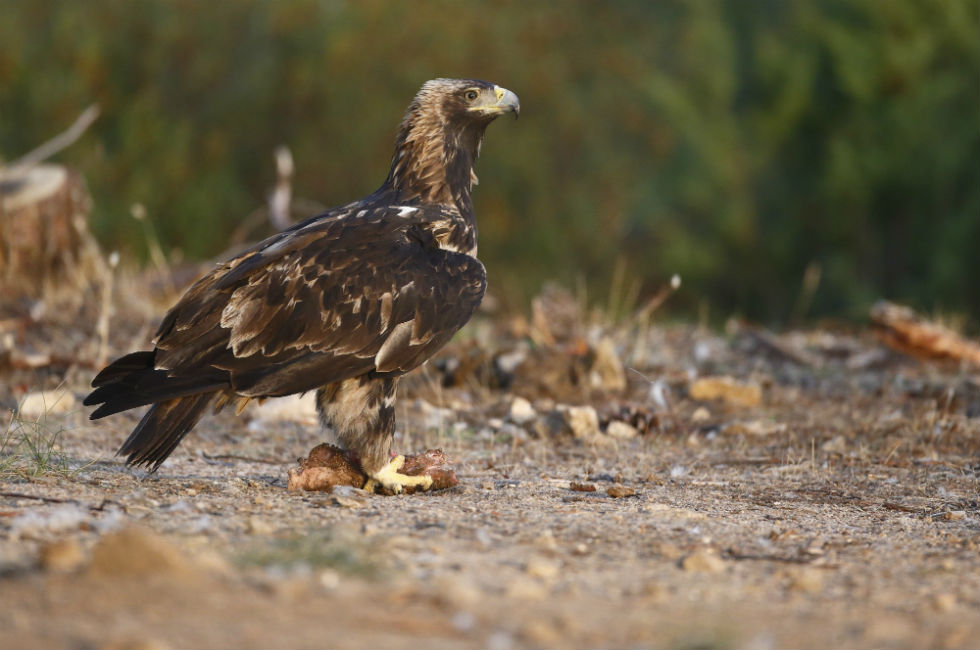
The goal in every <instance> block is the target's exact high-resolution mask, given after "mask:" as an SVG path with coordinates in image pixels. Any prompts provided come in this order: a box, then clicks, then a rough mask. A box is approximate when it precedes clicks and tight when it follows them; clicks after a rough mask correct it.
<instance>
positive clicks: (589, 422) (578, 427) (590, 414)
mask: <svg viewBox="0 0 980 650" xmlns="http://www.w3.org/2000/svg"><path fill="white" fill-rule="evenodd" d="M562 411H563V414H564V417H565V423H566V424H568V428H569V429H571V430H572V435H573V436H575V437H576V438H594V437H595V436H598V435H599V414H598V413H596V410H595V409H594V408H592V407H591V406H566V407H565V408H564V409H562Z"/></svg>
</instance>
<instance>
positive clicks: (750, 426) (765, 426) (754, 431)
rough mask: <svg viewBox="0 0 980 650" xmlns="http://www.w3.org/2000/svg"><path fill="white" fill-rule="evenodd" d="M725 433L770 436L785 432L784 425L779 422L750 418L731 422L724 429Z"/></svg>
mask: <svg viewBox="0 0 980 650" xmlns="http://www.w3.org/2000/svg"><path fill="white" fill-rule="evenodd" d="M724 431H725V434H726V435H745V436H760V437H761V436H771V435H773V434H776V433H785V432H786V425H785V424H782V423H780V422H766V421H763V420H752V421H749V422H733V423H732V424H730V425H728V426H727V427H725V429H724Z"/></svg>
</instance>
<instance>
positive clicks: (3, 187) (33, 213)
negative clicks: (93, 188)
mask: <svg viewBox="0 0 980 650" xmlns="http://www.w3.org/2000/svg"><path fill="white" fill-rule="evenodd" d="M91 203H92V202H91V199H90V198H89V194H88V190H87V188H86V187H85V181H84V179H83V178H82V176H81V174H79V173H77V172H74V171H70V170H68V169H66V168H65V167H62V166H61V165H37V166H35V167H32V168H31V169H29V170H27V171H26V172H24V173H23V174H18V175H16V176H14V177H8V178H5V177H4V176H2V175H0V295H3V297H4V298H5V299H9V298H16V297H21V296H37V295H39V294H40V292H41V291H42V290H43V288H44V287H45V286H50V285H51V284H54V283H70V284H72V285H74V284H76V283H77V282H78V278H77V277H74V276H73V271H76V270H77V267H78V263H79V260H80V259H81V255H82V252H83V250H82V249H83V245H84V243H85V237H86V236H87V233H88V227H87V219H88V214H89V210H90V209H91Z"/></svg>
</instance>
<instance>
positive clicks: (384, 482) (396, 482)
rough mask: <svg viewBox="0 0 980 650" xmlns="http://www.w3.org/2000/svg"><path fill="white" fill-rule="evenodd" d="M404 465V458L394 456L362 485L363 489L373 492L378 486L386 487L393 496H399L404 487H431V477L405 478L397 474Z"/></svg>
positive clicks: (424, 488)
mask: <svg viewBox="0 0 980 650" xmlns="http://www.w3.org/2000/svg"><path fill="white" fill-rule="evenodd" d="M404 464H405V457H404V456H395V457H394V458H392V459H391V461H389V462H388V464H387V465H385V466H384V467H382V468H381V469H379V470H378V471H377V472H375V473H374V474H372V475H371V476H370V477H369V478H368V480H367V481H366V482H365V483H364V489H365V490H367V491H368V492H374V491H375V489H376V488H377V487H378V486H379V485H380V486H382V487H386V488H388V489H389V490H391V491H392V492H394V493H395V494H401V492H402V490H403V489H404V488H405V487H406V486H421V487H422V489H423V490H428V489H429V488H430V487H432V477H431V476H406V475H405V474H399V473H398V470H400V469H401V468H402V466H403V465H404Z"/></svg>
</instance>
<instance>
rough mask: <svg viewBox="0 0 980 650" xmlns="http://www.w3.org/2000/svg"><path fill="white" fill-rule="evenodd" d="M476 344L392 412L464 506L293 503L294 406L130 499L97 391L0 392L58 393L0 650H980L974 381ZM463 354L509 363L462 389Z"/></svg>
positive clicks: (13, 524) (849, 356) (38, 421)
mask: <svg viewBox="0 0 980 650" xmlns="http://www.w3.org/2000/svg"><path fill="white" fill-rule="evenodd" d="M486 327H489V326H486ZM486 327H485V328H484V329H482V330H481V329H480V326H479V324H478V325H477V326H476V327H475V328H473V329H471V330H470V333H471V334H470V336H469V337H464V339H463V340H462V341H461V342H456V343H454V344H453V345H452V346H450V348H449V349H447V351H446V353H445V354H444V355H442V357H441V359H440V360H438V361H435V362H433V363H431V364H430V365H429V366H428V367H427V368H426V369H424V370H423V371H422V372H421V373H419V374H418V375H417V376H415V377H414V378H412V379H410V380H409V381H407V382H406V384H405V387H404V390H403V391H402V393H401V396H402V397H401V406H400V407H399V412H398V416H399V431H400V432H401V433H400V435H399V437H398V438H397V440H396V443H395V444H396V447H397V448H398V450H399V451H407V452H415V451H421V450H423V449H426V448H435V447H439V448H442V449H444V450H445V451H446V452H447V453H448V454H449V455H450V457H452V458H453V459H454V461H455V463H456V469H457V474H458V476H459V479H460V484H459V485H458V486H457V487H454V488H451V489H448V490H444V491H440V492H435V493H428V494H417V495H411V496H398V497H380V496H374V495H369V494H367V493H365V492H363V491H361V490H356V489H345V490H338V491H336V492H335V493H333V494H327V493H294V492H288V491H287V490H286V488H285V485H286V474H287V471H288V469H289V468H290V467H292V466H293V465H294V464H295V459H296V458H298V457H299V456H302V455H305V453H306V452H307V451H308V450H309V449H310V448H312V447H313V446H314V445H316V444H317V443H319V442H320V441H321V438H322V435H321V434H320V432H319V431H318V430H317V428H316V426H314V425H313V423H312V421H311V420H312V418H311V415H310V412H309V403H308V402H304V401H293V402H287V403H285V404H279V405H278V406H277V405H276V404H275V402H272V401H270V402H268V403H267V404H266V405H264V406H263V407H259V408H254V409H253V408H251V407H250V409H249V410H246V412H245V413H244V414H243V415H242V416H241V417H237V418H236V417H235V416H234V415H233V414H231V413H222V414H220V415H218V416H215V417H211V418H208V419H206V420H204V421H203V422H202V423H201V424H200V425H199V426H198V427H197V429H196V430H195V431H194V432H193V433H192V434H191V435H190V436H189V438H188V439H187V440H186V441H185V442H184V444H183V445H182V446H181V447H180V448H179V449H178V451H177V452H176V453H175V454H174V456H173V458H172V459H171V460H170V461H168V462H167V463H166V464H165V465H164V466H163V467H162V468H161V469H160V471H159V472H157V473H156V474H152V475H147V474H146V473H144V472H141V471H134V470H130V469H128V468H126V467H124V466H123V465H122V464H121V463H120V462H119V461H118V459H116V458H114V457H113V456H112V452H113V451H114V450H115V449H116V448H117V447H118V445H119V444H120V443H121V441H122V440H123V439H124V438H125V436H126V435H127V434H128V432H129V430H130V429H131V428H132V426H133V425H134V423H135V421H136V418H137V417H138V415H139V414H126V415H120V416H116V417H113V418H110V419H108V420H105V421H100V422H96V423H91V422H89V421H88V420H87V419H86V417H87V413H88V409H86V408H84V407H82V406H80V400H81V398H82V397H83V396H84V394H85V390H86V388H85V386H86V383H87V381H88V380H89V379H90V377H91V374H92V368H91V367H87V366H86V364H82V363H78V364H62V367H58V366H57V364H53V365H52V366H50V367H49V366H45V367H43V368H42V369H32V370H24V369H23V368H21V369H17V368H14V369H10V368H8V369H7V370H6V371H4V372H3V373H0V377H2V378H3V380H4V382H2V386H3V388H2V390H0V403H2V404H7V405H8V406H15V405H18V404H25V399H28V398H29V396H30V395H31V394H32V393H33V394H35V395H36V394H37V391H38V390H40V389H48V390H55V389H57V390H60V391H61V394H62V397H60V398H58V397H56V396H55V393H47V394H46V395H45V399H44V400H43V408H41V409H40V410H39V411H38V412H37V413H38V414H34V415H32V413H33V412H32V411H31V410H30V408H27V407H25V408H24V409H23V411H22V412H20V413H19V414H18V415H17V416H16V417H14V416H11V417H12V419H11V424H10V426H9V427H8V434H7V439H8V440H7V443H6V445H5V448H4V453H3V454H2V455H0V647H79V648H121V647H136V648H170V647H202V648H203V647H256V648H258V647H293V648H298V647H380V648H389V647H390V648H417V647H431V648H438V647H454V648H455V647H467V648H468V647H488V648H494V649H506V648H523V647H557V648H566V647H569V648H572V647H685V648H691V647H705V648H715V647H717V648H722V647H746V648H777V647H799V648H803V647H868V648H870V647H881V648H891V647H895V648H906V647H909V648H912V647H934V648H976V647H978V646H980V617H978V615H977V613H978V611H980V554H978V544H980V504H978V477H980V454H978V450H980V417H978V416H980V387H978V384H977V380H976V373H975V371H974V370H973V369H972V368H965V367H960V366H956V365H955V364H946V365H935V364H929V363H920V362H917V361H913V360H910V359H905V358H902V357H898V356H897V355H894V354H893V353H890V352H888V351H887V350H885V349H883V348H881V347H880V346H878V345H877V344H876V343H875V342H874V341H873V339H870V338H868V337H866V336H865V335H863V334H862V333H856V334H846V333H840V332H835V333H828V332H825V331H818V332H796V333H788V334H785V335H782V336H780V337H775V338H774V337H770V336H769V335H766V336H764V337H761V338H760V336H759V334H758V333H757V332H756V333H753V332H752V331H749V330H740V331H738V332H735V333H730V334H729V336H727V337H720V336H716V335H712V334H709V333H705V332H703V331H701V330H699V329H696V328H693V327H677V328H650V329H648V330H644V331H643V332H642V337H640V338H642V346H640V345H639V343H638V341H639V340H640V338H638V337H637V333H636V331H635V330H630V331H624V332H621V333H612V334H610V335H609V339H608V344H607V343H603V339H602V336H601V335H600V336H596V335H595V334H594V333H591V334H586V335H585V336H584V338H583V341H585V343H584V344H583V345H584V350H585V352H584V353H582V351H581V350H579V351H575V345H572V344H563V343H562V342H561V341H560V340H558V341H556V342H554V343H553V344H549V345H543V344H542V345H531V346H526V345H525V346H521V345H518V344H516V343H514V342H513V341H514V340H517V339H515V338H513V337H512V338H511V339H506V340H507V341H510V342H507V343H503V342H498V343H496V344H495V345H491V344H490V343H488V341H498V340H499V341H504V340H505V339H504V338H500V339H496V338H494V335H493V334H492V332H491V330H488V329H486ZM147 329H148V327H147V326H146V325H145V324H140V323H137V324H135V325H132V326H130V327H128V328H122V329H121V333H120V334H119V335H118V336H116V337H114V339H113V346H112V347H113V349H115V350H117V351H125V349H127V346H128V345H129V344H130V342H131V340H132V339H133V338H138V337H139V335H140V333H144V332H145V331H146V330H147ZM493 331H496V330H493ZM488 332H491V333H488ZM532 334H533V332H532ZM144 335H145V334H144ZM81 338H82V340H88V339H86V338H85V337H84V336H83V337H81ZM531 338H532V339H533V338H534V337H533V336H532V337H531ZM556 338H558V337H556ZM48 339H49V340H54V338H53V337H50V336H49V337H48ZM117 339H118V340H117ZM27 340H28V342H30V340H29V335H28V339H27ZM61 340H64V339H61ZM774 342H775V343H776V344H777V345H776V347H775V348H773V347H772V344H773V343H774ZM631 346H632V347H631ZM580 347H582V346H580ZM641 348H642V349H641ZM603 349H606V350H607V352H608V350H610V349H611V350H615V351H616V353H617V354H618V355H619V356H621V357H622V358H624V359H626V360H627V365H629V366H630V367H633V368H640V370H641V371H640V372H636V373H634V372H630V371H627V372H626V373H625V383H624V381H623V376H622V375H623V372H622V368H620V369H619V370H615V368H614V370H613V371H610V372H607V369H606V368H604V367H603V366H602V363H605V362H607V361H609V359H606V360H605V361H603V359H604V354H605V353H603V352H602V350H603ZM474 350H477V351H478V352H479V351H484V350H489V351H488V352H486V354H484V357H486V358H490V357H492V358H493V359H496V360H498V361H500V360H501V359H502V360H503V361H500V362H499V363H498V362H497V361H494V363H493V364H489V365H488V363H485V362H486V359H483V361H481V362H480V363H482V365H480V364H469V365H471V366H474V365H475V366H479V367H482V368H488V367H489V368H491V369H497V371H498V374H499V372H503V371H501V370H500V368H501V367H503V368H504V370H505V371H507V372H510V370H508V368H510V366H508V365H507V364H506V363H504V361H506V360H507V359H508V358H510V357H507V355H511V356H513V355H516V358H518V360H519V361H520V360H524V363H523V364H519V365H518V366H517V367H516V369H513V368H510V369H511V370H513V372H512V373H511V374H512V375H513V376H510V377H506V378H505V379H506V381H503V382H501V381H499V379H500V378H499V377H498V378H497V380H495V381H496V383H495V382H494V381H491V380H488V379H487V378H486V376H484V375H480V373H479V372H478V370H474V371H473V372H472V374H471V375H470V376H463V375H461V371H460V368H461V367H465V366H467V360H469V359H472V358H473V355H474ZM549 350H550V351H551V352H549ZM570 350H571V351H570ZM60 354H62V356H64V355H68V352H62V353H60ZM480 354H483V353H482V352H480ZM644 355H645V356H644ZM478 356H479V355H478ZM607 356H608V355H607ZM794 357H795V358H794ZM613 361H615V359H614V360H613ZM89 365H91V364H89ZM510 365H511V366H513V364H510ZM613 365H615V364H613ZM454 369H455V370H454ZM617 373H619V374H617ZM464 374H465V373H464ZM450 375H453V376H450ZM702 379H707V380H710V381H707V382H701V383H699V380H702ZM712 382H714V383H712ZM501 383H502V384H505V386H504V387H500V385H501ZM59 387H60V388H59ZM711 390H714V391H715V393H714V394H713V395H714V396H713V397H712V396H711V395H709V394H707V393H704V391H709V392H710V391H711ZM30 399H35V400H36V399H38V398H36V397H34V398H30ZM56 400H57V404H54V403H51V402H55V401H56ZM27 406H29V405H27ZM40 413H43V415H39V414H40ZM613 423H618V424H613ZM0 426H2V425H0ZM0 432H2V429H0ZM26 443H30V444H26Z"/></svg>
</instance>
